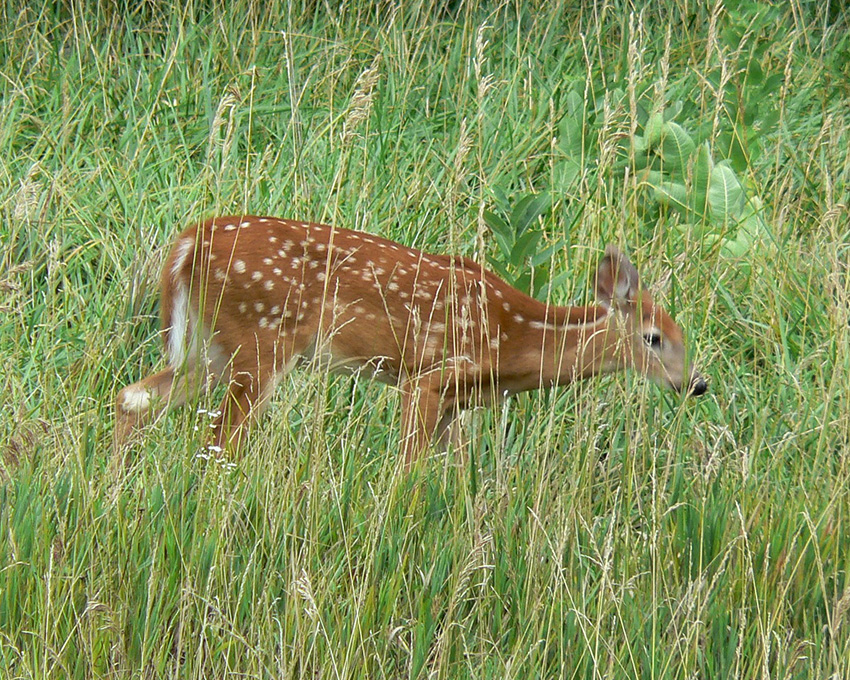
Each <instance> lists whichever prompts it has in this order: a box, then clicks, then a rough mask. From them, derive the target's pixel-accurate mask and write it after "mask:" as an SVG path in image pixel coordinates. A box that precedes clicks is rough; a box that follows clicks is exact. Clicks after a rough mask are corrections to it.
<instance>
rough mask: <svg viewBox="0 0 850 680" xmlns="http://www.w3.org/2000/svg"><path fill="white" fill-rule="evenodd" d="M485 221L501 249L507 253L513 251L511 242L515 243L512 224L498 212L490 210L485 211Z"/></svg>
mask: <svg viewBox="0 0 850 680" xmlns="http://www.w3.org/2000/svg"><path fill="white" fill-rule="evenodd" d="M484 222H485V223H486V224H487V226H488V227H490V231H491V232H493V236H495V237H496V241H497V242H498V244H499V249H500V250H501V251H502V252H503V253H505V255H507V254H509V253H510V252H511V244H512V243H513V232H512V231H511V228H510V226H509V225H508V224H507V223H506V222H505V221H504V220H503V219H502V218H501V217H499V216H498V215H497V214H496V213H493V212H490V211H489V210H485V211H484Z"/></svg>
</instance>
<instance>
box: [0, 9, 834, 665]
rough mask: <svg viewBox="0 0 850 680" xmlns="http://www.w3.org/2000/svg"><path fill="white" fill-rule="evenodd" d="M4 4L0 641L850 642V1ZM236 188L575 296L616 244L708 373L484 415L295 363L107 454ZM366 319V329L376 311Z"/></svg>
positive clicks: (729, 654)
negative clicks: (209, 442) (433, 419)
mask: <svg viewBox="0 0 850 680" xmlns="http://www.w3.org/2000/svg"><path fill="white" fill-rule="evenodd" d="M642 7H643V5H642V4H641V3H630V2H627V1H626V0H609V1H608V2H596V3H591V2H584V3H572V2H561V1H556V2H501V3H477V2H466V1H464V0H459V1H457V2H450V3H442V2H436V1H435V0H412V1H411V2H405V3H402V2H385V3H360V2H355V1H350V2H349V1H342V2H322V3H319V2H315V1H314V0H292V1H291V2H289V3H268V6H264V4H263V3H259V2H251V1H250V0H232V1H231V2H227V3H223V2H215V1H213V0H209V1H206V0H197V1H194V2H193V1H192V0H190V1H189V2H188V3H184V2H175V1H173V0H150V1H148V2H141V3H124V2H107V1H106V0H103V1H102V2H77V1H75V0H66V1H58V2H54V3H35V2H32V3H26V2H14V1H11V0H6V2H4V3H2V4H0V23H2V30H0V394H2V404H3V408H2V411H0V677H2V678H4V679H9V680H12V679H16V678H170V677H175V678H218V677H239V678H244V677H249V678H302V677H310V678H498V679H505V678H521V679H523V680H524V679H525V678H558V677H564V678H641V679H650V678H652V679H656V678H659V679H660V678H682V679H691V678H800V679H803V678H834V679H839V678H848V677H850V580H848V568H850V325H849V324H850V276H848V267H850V226H848V225H850V220H848V207H847V206H848V180H850V106H848V101H850V25H848V23H850V13H848V11H847V10H846V9H844V5H843V3H835V2H832V3H830V2H826V3H823V2H818V3H816V2H808V1H804V0H793V1H792V2H789V3H769V2H756V1H747V2H743V3H732V2H726V3H724V2H722V1H721V0H717V1H716V2H711V3H695V2H689V1H688V0H662V1H660V2H656V3H651V4H647V5H646V6H645V8H643V9H642ZM239 212H250V213H256V214H271V215H276V216H281V217H297V218H303V219H310V220H314V221H322V222H329V223H334V224H336V225H339V226H344V227H349V228H356V229H362V230H366V231H370V232H374V233H376V234H380V235H383V236H387V237H389V238H393V239H396V240H398V241H402V242H404V243H406V244H409V245H413V246H416V247H419V248H422V249H425V250H431V251H436V252H449V253H461V254H464V255H467V256H470V257H474V258H477V259H479V260H482V261H488V262H489V263H490V264H491V266H492V267H493V268H494V269H496V270H498V271H499V272H500V273H501V274H502V275H503V276H504V277H506V278H507V279H509V280H510V281H512V282H513V283H515V284H516V285H518V286H520V287H523V288H524V289H525V290H528V291H531V292H532V293H534V294H535V295H537V296H539V297H540V298H541V299H546V298H548V299H550V300H552V301H555V302H558V303H567V302H583V301H585V300H588V297H589V295H590V294H591V290H592V286H591V285H590V281H589V278H590V276H591V274H592V271H593V268H594V265H595V263H596V261H597V259H598V258H599V256H600V254H601V252H602V249H603V248H604V246H605V244H606V243H615V244H618V245H619V246H621V247H623V248H627V249H628V251H629V253H630V255H631V257H632V259H633V260H634V261H635V262H636V264H637V265H638V267H639V269H640V271H641V273H642V276H643V278H644V279H645V281H646V282H647V283H648V284H651V285H652V289H653V291H655V293H656V295H657V296H658V297H659V298H660V299H661V300H663V302H664V304H665V305H666V307H667V308H668V309H669V310H671V312H672V313H673V314H674V316H675V317H676V318H677V320H678V321H679V322H680V323H681V325H682V326H683V328H685V329H686V334H687V339H688V343H689V347H690V350H691V353H692V358H693V360H694V362H695V363H696V364H697V366H698V367H699V369H700V370H701V372H702V373H703V374H704V375H705V376H706V377H707V379H708V381H709V392H708V394H707V395H705V396H704V397H702V398H700V399H692V400H683V399H681V398H680V397H679V396H678V395H675V394H672V393H670V392H667V391H665V390H664V389H663V388H661V387H659V386H656V385H653V384H649V383H648V382H647V381H645V380H643V379H641V378H640V377H638V376H634V375H618V376H611V377H606V378H600V379H594V380H591V381H588V382H586V383H583V384H577V385H574V386H570V387H565V388H560V389H557V390H553V391H550V392H546V393H535V394H531V395H523V396H521V397H517V398H512V399H510V400H509V401H508V402H507V403H505V404H504V406H503V407H501V408H497V409H495V410H475V411H473V412H471V413H469V414H468V415H467V416H465V420H464V427H465V432H466V433H467V438H468V443H467V446H466V452H465V455H459V454H458V453H452V454H449V455H446V454H444V453H441V452H439V451H435V452H433V454H432V455H431V456H429V457H428V459H427V460H425V461H423V463H422V464H421V465H420V466H418V468H417V469H416V470H414V471H413V472H412V473H411V474H405V473H404V472H403V471H402V470H401V468H400V466H399V460H398V450H399V442H398V393H397V391H396V390H394V389H390V388H386V387H382V386H380V385H377V384H374V383H372V382H370V381H369V380H368V379H367V376H365V375H361V376H357V377H353V378H352V377H341V376H333V375H330V376H329V375H327V374H323V373H321V372H308V371H296V372H293V373H292V374H290V375H289V376H288V377H287V378H286V380H285V381H284V386H283V387H282V388H281V390H280V391H279V393H278V394H277V398H276V399H275V400H274V403H273V405H272V407H271V409H270V410H271V412H270V413H269V414H268V417H266V418H264V419H263V421H262V422H261V423H260V424H259V426H258V427H256V428H255V429H253V430H252V432H251V436H250V440H249V443H248V446H247V448H246V450H245V451H244V453H243V455H242V456H241V457H239V458H232V459H228V460H223V461H214V460H208V459H205V458H204V457H200V456H198V455H197V454H198V453H199V452H200V451H201V447H202V445H203V442H204V441H205V436H206V432H207V431H208V429H209V422H210V420H209V413H208V411H209V410H211V409H214V408H216V406H217V403H216V399H217V398H218V397H219V396H220V395H219V394H218V393H217V394H215V395H211V396H210V397H209V398H206V399H205V400H204V401H202V402H201V403H199V404H196V405H194V407H193V408H184V409H181V410H179V411H175V412H173V413H171V414H169V415H168V416H166V417H164V418H162V419H160V420H159V421H158V422H156V423H155V424H154V425H153V426H152V427H150V429H149V430H148V431H147V433H146V437H145V439H144V441H143V442H142V443H140V444H138V445H136V446H135V447H134V448H133V450H132V452H131V455H130V456H129V460H128V462H127V464H126V465H125V466H115V465H113V464H112V463H113V460H112V456H111V452H110V442H111V432H112V403H113V399H114V395H115V393H116V391H117V389H119V388H120V387H121V386H123V385H126V384H128V383H131V382H133V381H135V380H137V379H139V378H140V377H141V376H142V375H143V374H145V373H146V372H148V371H149V370H150V369H151V368H152V367H153V366H154V365H155V364H157V362H160V361H161V346H160V342H159V339H158V328H159V324H158V318H157V314H158V302H157V294H156V286H157V279H158V275H159V267H160V264H161V262H162V260H163V257H164V252H165V248H167V246H168V244H169V241H170V239H171V238H172V237H173V235H175V234H176V233H177V232H178V231H179V230H180V229H182V228H183V227H184V226H186V225H187V224H189V223H191V222H193V221H195V220H198V219H200V218H204V217H208V216H211V215H214V214H226V213H239ZM368 332H369V329H368V328H364V333H368Z"/></svg>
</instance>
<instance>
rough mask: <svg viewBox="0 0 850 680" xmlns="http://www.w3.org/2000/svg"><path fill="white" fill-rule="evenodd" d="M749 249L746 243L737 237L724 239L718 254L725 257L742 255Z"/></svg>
mask: <svg viewBox="0 0 850 680" xmlns="http://www.w3.org/2000/svg"><path fill="white" fill-rule="evenodd" d="M749 249H750V246H749V244H748V243H745V242H743V241H740V240H738V239H735V240H733V239H726V240H724V241H723V245H722V246H721V247H720V254H721V255H724V256H726V257H742V256H743V255H746V253H747V251H748V250H749Z"/></svg>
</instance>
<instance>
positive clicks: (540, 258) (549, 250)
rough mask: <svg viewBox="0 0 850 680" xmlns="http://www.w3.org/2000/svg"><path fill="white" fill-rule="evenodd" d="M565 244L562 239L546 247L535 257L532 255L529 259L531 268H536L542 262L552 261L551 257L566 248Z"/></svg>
mask: <svg viewBox="0 0 850 680" xmlns="http://www.w3.org/2000/svg"><path fill="white" fill-rule="evenodd" d="M566 245H567V244H566V242H565V241H564V240H563V239H558V240H557V241H555V243H553V244H552V245H549V246H547V247H546V248H544V249H543V250H541V251H540V252H539V253H537V254H536V255H533V256H532V258H531V266H532V267H537V266H539V265H541V264H543V263H544V262H548V261H549V260H551V259H552V256H553V255H554V254H555V253H556V252H557V251H559V250H561V249H562V248H564V247H566Z"/></svg>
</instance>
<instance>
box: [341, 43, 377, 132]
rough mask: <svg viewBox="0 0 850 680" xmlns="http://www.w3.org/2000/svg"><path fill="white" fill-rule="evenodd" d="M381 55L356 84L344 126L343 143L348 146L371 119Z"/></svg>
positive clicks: (373, 61)
mask: <svg viewBox="0 0 850 680" xmlns="http://www.w3.org/2000/svg"><path fill="white" fill-rule="evenodd" d="M380 66H381V55H380V53H378V54H377V55H375V58H374V59H373V60H372V64H371V66H369V68H367V69H366V70H365V71H363V73H361V74H360V75H359V76H358V77H357V81H356V82H355V83H354V94H353V95H352V96H351V103H350V104H349V105H348V113H346V115H345V121H344V122H343V124H342V143H343V145H345V146H347V145H348V144H350V143H351V140H352V139H353V138H354V135H355V133H356V131H357V128H358V127H359V126H360V124H361V123H362V122H363V121H364V120H366V119H367V118H368V117H369V113H370V111H371V110H372V104H373V102H374V97H375V85H376V84H377V83H378V78H379V76H380V72H379V68H380Z"/></svg>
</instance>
